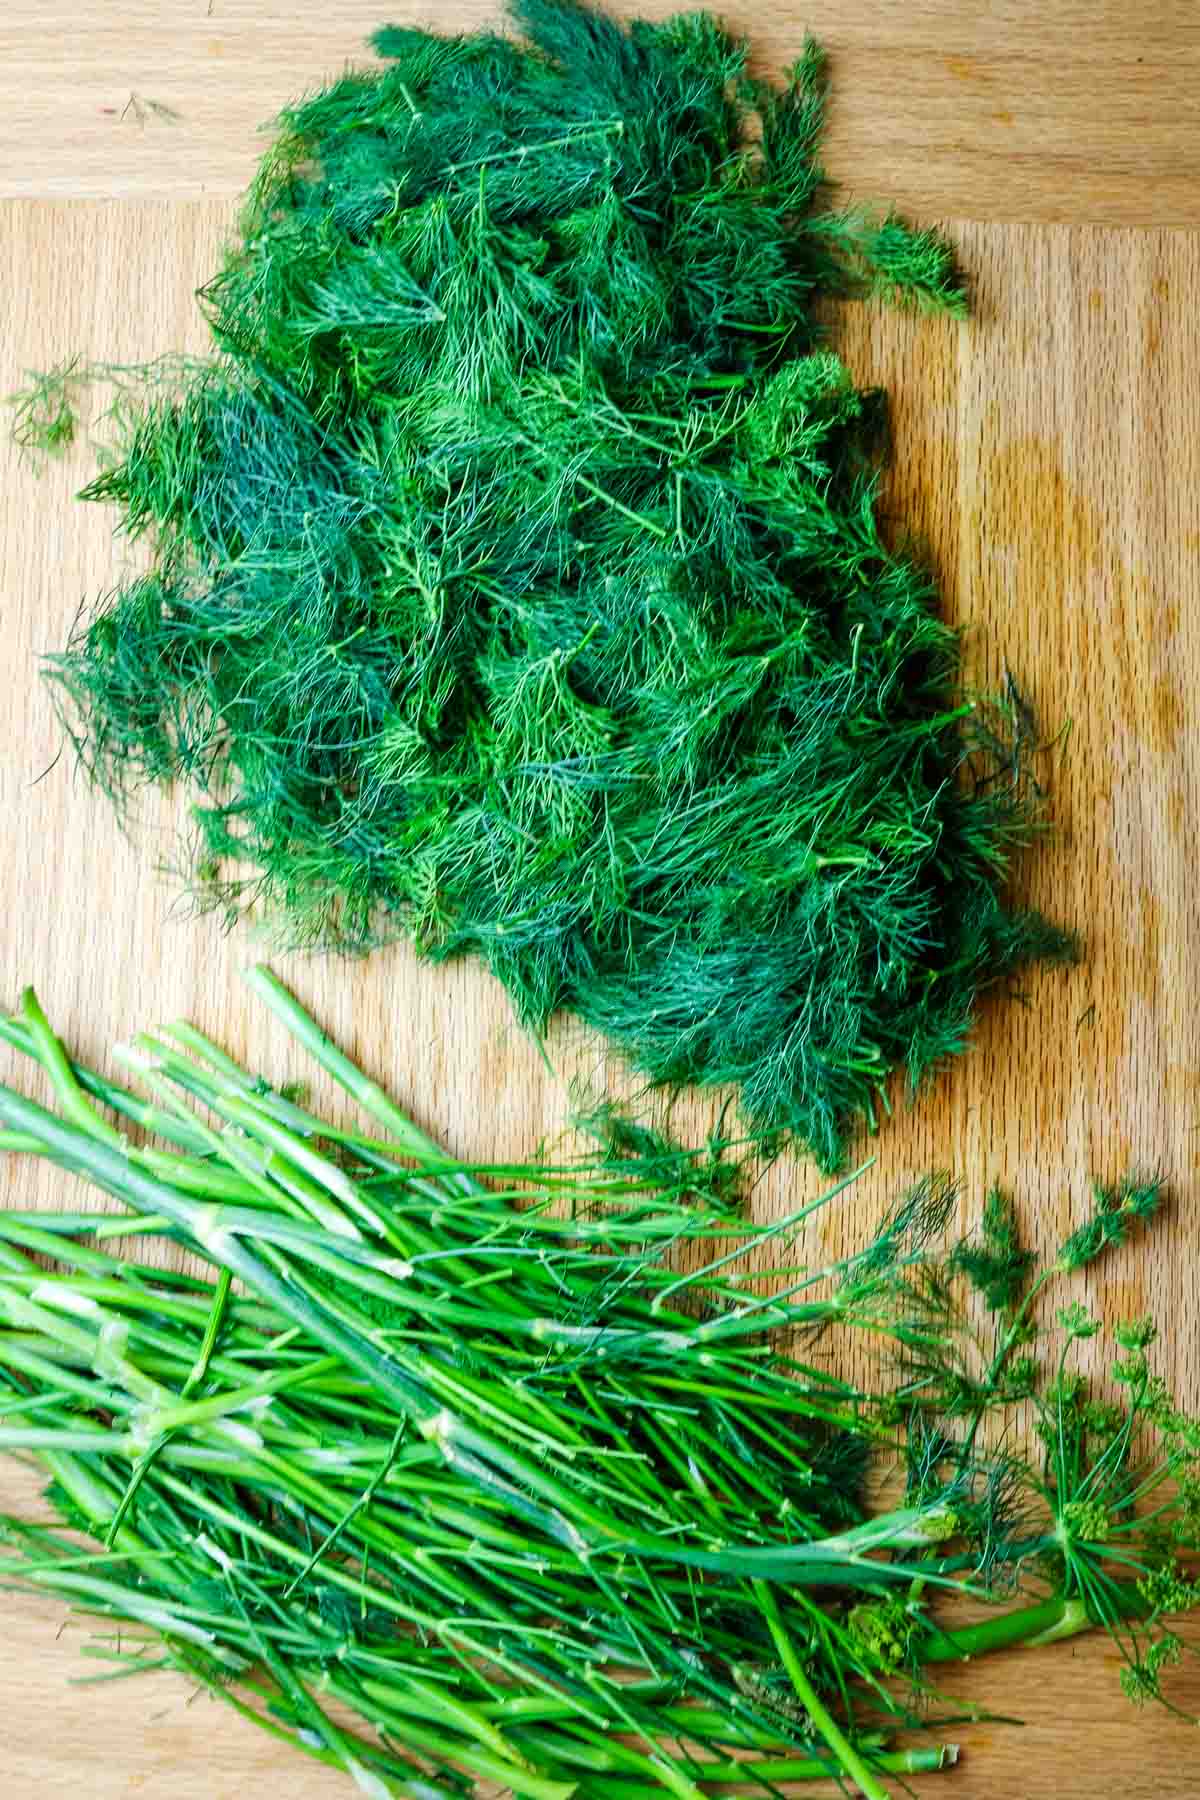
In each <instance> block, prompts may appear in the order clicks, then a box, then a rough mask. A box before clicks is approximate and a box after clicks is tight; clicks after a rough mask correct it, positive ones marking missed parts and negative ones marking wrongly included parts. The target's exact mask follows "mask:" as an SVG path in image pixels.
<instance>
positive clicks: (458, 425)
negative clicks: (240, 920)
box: [52, 0, 1068, 1166]
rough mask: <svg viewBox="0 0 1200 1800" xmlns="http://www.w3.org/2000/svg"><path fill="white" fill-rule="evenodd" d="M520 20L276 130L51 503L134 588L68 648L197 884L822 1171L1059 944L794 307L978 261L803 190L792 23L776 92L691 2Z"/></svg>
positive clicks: (531, 8)
mask: <svg viewBox="0 0 1200 1800" xmlns="http://www.w3.org/2000/svg"><path fill="white" fill-rule="evenodd" d="M514 18H515V23H516V25H517V27H518V28H519V30H520V31H521V33H522V34H523V37H522V40H521V41H520V42H517V41H510V40H508V39H505V38H500V37H496V36H490V35H479V36H472V37H466V38H437V37H431V36H428V35H426V34H424V33H422V32H416V31H409V30H398V29H388V30H385V31H382V32H381V33H379V35H378V36H377V38H376V40H375V44H376V48H377V49H378V51H379V52H380V54H381V56H382V58H383V59H384V60H383V63H382V66H381V67H380V68H379V69H378V70H375V71H372V72H369V73H365V74H354V75H347V76H346V77H345V78H344V79H342V80H340V81H338V82H336V83H335V84H334V85H333V86H332V87H330V88H329V89H327V90H326V91H324V92H320V93H317V94H316V95H315V96H313V97H312V98H311V99H309V100H306V101H304V102H303V103H301V104H299V105H296V106H294V107H292V108H290V109H289V110H288V111H287V112H285V113H284V115H283V120H282V131H281V135H280V136H279V138H278V141H277V142H276V144H275V146H274V148H273V149H272V151H271V153H270V155H269V156H268V158H267V159H266V161H265V163H264V165H263V167H262V169H261V171H260V173H259V175H258V177H257V180H256V182H255V184H254V186H253V189H252V191H251V196H250V199H249V203H248V206H247V209H246V213H245V216H244V220H243V223H242V227H241V234H240V237H239V240H238V241H237V242H236V244H235V245H234V246H233V248H232V249H231V250H230V251H229V253H228V255H227V258H226V261H225V263H224V266H223V268H222V269H221V271H220V273H219V274H218V275H217V276H216V277H215V279H214V280H213V281H212V282H211V284H210V285H209V286H208V288H207V289H206V290H205V293H204V302H205V305H206V308H207V313H208V317H209V320H210V322H211V328H212V333H213V337H214V340H215V344H216V349H217V354H216V356H215V358H214V359H213V360H212V361H211V362H210V363H208V364H205V365H203V366H185V367H180V366H179V365H169V364H167V365H164V364H161V363H160V364H155V365H152V366H151V368H150V369H148V370H147V372H146V380H145V384H144V386H143V387H142V388H141V389H140V390H139V389H138V388H137V386H136V384H134V386H133V387H132V389H131V387H130V377H129V376H128V373H127V372H126V373H125V374H124V375H123V382H124V387H123V392H122V396H121V398H120V399H119V400H118V403H117V407H116V416H117V419H118V422H119V429H118V443H119V448H118V449H117V450H116V451H115V452H114V453H113V456H112V459H111V461H110V462H109V464H108V466H107V467H106V468H105V469H104V471H103V472H102V473H101V474H100V476H99V478H98V479H97V480H95V481H93V482H92V484H91V486H90V487H89V488H88V489H86V490H85V492H86V495H87V497H89V498H91V499H95V500H104V501H111V502H115V504H116V505H117V506H118V507H119V509H120V511H121V514H122V526H121V528H122V529H123V530H124V531H125V532H126V533H127V534H128V535H129V536H131V537H133V538H145V539H147V540H148V541H149V543H150V544H151V545H152V546H153V563H152V567H151V570H150V572H149V573H148V574H143V575H139V576H137V577H135V578H131V579H129V580H127V581H126V582H124V583H123V585H122V586H121V587H120V588H118V589H117V590H116V592H114V593H112V594H110V595H109V596H108V597H107V598H106V599H105V600H104V601H103V602H102V604H101V605H100V606H99V608H98V609H97V610H96V611H95V612H94V613H93V614H92V615H91V616H90V617H89V618H87V619H86V620H85V621H84V622H83V623H82V624H81V625H80V627H79V628H78V630H77V632H76V634H75V636H74V637H73V639H72V641H71V643H70V645H69V647H68V649H67V651H66V653H65V654H63V655H62V656H60V657H57V658H56V659H54V661H53V663H52V670H53V674H54V677H55V679H56V680H57V682H58V683H59V684H60V686H61V690H62V695H63V702H64V710H65V713H66V716H67V717H68V719H69V721H70V723H71V729H72V731H73V733H74V735H75V737H76V740H77V742H78V744H79V747H80V750H81V754H82V756H83V759H84V761H85V764H86V766H87V768H88V769H89V770H90V771H91V773H92V774H93V775H94V777H95V778H96V780H97V781H98V782H99V783H100V784H101V785H102V786H103V787H104V788H105V789H106V790H107V791H108V792H109V793H111V794H112V795H113V796H114V797H115V798H116V799H117V800H118V801H119V802H122V803H127V802H128V800H129V798H130V796H131V794H132V793H133V792H134V791H135V790H136V789H137V787H138V786H139V784H141V783H143V782H146V781H150V782H169V781H172V780H174V779H176V778H180V777H182V778H184V779H186V780H187V781H188V782H189V783H191V784H193V785H194V786H195V787H196V788H197V789H198V790H199V792H200V796H201V798H200V803H199V804H198V806H197V807H196V811H195V819H196V833H197V840H198V841H197V845H196V855H195V867H194V870H193V876H194V879H195V881H196V884H197V886H198V889H199V891H200V892H201V893H202V894H203V895H204V897H205V898H206V899H207V900H209V901H211V902H213V903H216V904H219V905H224V906H227V907H228V908H230V909H231V910H232V911H240V910H243V909H246V908H253V909H255V910H259V909H265V910H266V911H268V912H271V913H274V914H275V915H276V917H277V918H279V917H281V919H282V924H283V928H284V931H285V933H286V935H287V936H288V937H289V938H290V939H292V940H294V941H296V940H298V941H300V942H304V943H314V944H316V943H329V942H335V943H343V944H349V945H352V946H361V947H365V946H367V945H370V944H372V943H374V942H375V941H377V940H378V939H379V938H380V937H382V936H386V935H388V934H390V933H394V932H395V931H397V930H400V931H404V932H408V933H410V934H411V936H412V937H413V939H414V940H415V942H416V943H417V945H418V946H419V947H420V949H421V950H422V951H424V952H425V953H427V954H429V955H431V956H435V957H447V956H453V955H456V954H458V953H460V952H463V951H470V952H473V953H475V954H476V955H479V956H481V957H483V958H484V959H485V960H486V961H487V963H488V964H489V966H490V967H491V968H492V969H493V970H494V972H495V973H496V975H497V976H498V977H499V978H500V980H501V981H502V982H503V983H504V985H505V987H506V988H507V990H508V992H509V994H510V995H511V997H512V1000H513V1003H514V1006H515V1008H516V1010H517V1013H518V1015H519V1017H520V1018H521V1020H522V1021H524V1022H525V1023H527V1024H529V1025H531V1026H534V1027H538V1026H540V1025H541V1024H542V1023H543V1022H544V1021H545V1020H546V1019H547V1017H548V1016H549V1015H550V1014H552V1013H553V1012H554V1011H555V1010H556V1009H558V1008H564V1007H565V1008H569V1009H570V1010H571V1011H573V1012H575V1013H576V1014H578V1015H579V1016H580V1017H581V1018H582V1019H583V1020H585V1021H586V1022H587V1023H588V1024H589V1025H590V1026H593V1027H596V1028H598V1029H599V1030H600V1031H602V1032H603V1033H605V1034H607V1036H608V1037H609V1038H610V1039H612V1040H613V1041H614V1042H615V1043H616V1044H617V1045H618V1046H619V1047H620V1049H621V1050H622V1051H623V1052H624V1053H625V1054H626V1056H627V1057H628V1058H629V1060H630V1061H631V1062H632V1063H633V1064H634V1065H635V1066H636V1067H637V1068H638V1069H639V1070H641V1071H643V1072H644V1073H645V1074H646V1075H647V1076H649V1077H650V1078H651V1080H652V1081H654V1082H661V1083H666V1084H672V1085H673V1084H682V1083H687V1082H701V1083H731V1084H733V1085H734V1086H736V1087H737V1088H738V1089H739V1090H740V1095H741V1101H742V1105H743V1107H744V1111H745V1115H746V1117H747V1119H748V1120H749V1121H750V1122H751V1123H752V1124H753V1125H754V1126H755V1127H759V1128H766V1129H768V1130H772V1131H774V1130H781V1131H784V1132H786V1133H789V1134H793V1135H794V1136H795V1137H796V1138H797V1139H798V1140H800V1142H802V1143H803V1144H805V1145H807V1146H808V1147H809V1148H810V1149H811V1150H812V1151H813V1153H814V1154H815V1155H816V1156H817V1158H818V1159H819V1160H820V1161H821V1162H822V1163H823V1164H825V1165H827V1166H833V1165H835V1164H836V1163H837V1162H838V1161H839V1158H840V1156H841V1154H842V1148H843V1132H844V1129H845V1126H846V1124H847V1122H848V1121H850V1120H851V1119H853V1118H855V1117H856V1116H863V1115H865V1117H866V1118H867V1120H868V1121H869V1122H873V1120H874V1116H875V1109H876V1105H877V1103H878V1101H879V1100H880V1097H881V1096H882V1095H883V1093H884V1088H885V1084H886V1083H887V1080H888V1077H889V1075H890V1074H891V1073H892V1072H893V1071H894V1070H896V1069H897V1068H900V1067H903V1068H905V1069H907V1071H908V1074H909V1076H910V1078H911V1080H912V1082H913V1083H916V1082H918V1081H919V1080H920V1079H921V1078H922V1077H923V1076H924V1075H925V1074H926V1073H927V1072H928V1071H929V1070H930V1069H931V1068H933V1067H934V1066H935V1065H936V1064H937V1063H938V1061H939V1059H941V1058H942V1057H944V1056H946V1055H947V1054H948V1053H952V1052H955V1051H957V1050H959V1049H961V1047H962V1045H963V1042H964V1038H965V1036H966V1034H967V1032H968V1029H969V1026H970V1020H971V1016H972V1010H973V1005H974V1001H975V996H976V993H977V991H978V990H979V988H980V987H981V986H982V985H983V984H985V983H987V982H991V981H995V980H997V979H999V978H1001V977H1003V976H1005V975H1006V974H1007V973H1009V972H1010V971H1012V970H1013V969H1014V968H1016V967H1017V966H1018V965H1019V964H1020V963H1022V962H1023V961H1025V960H1027V959H1029V958H1037V957H1043V956H1058V955H1062V954H1064V953H1065V952H1066V951H1067V949H1068V944H1067V940H1066V939H1065V938H1064V936H1063V934H1061V933H1060V932H1058V931H1056V930H1054V929H1052V928H1051V927H1049V926H1048V925H1047V924H1046V923H1045V922H1044V921H1043V920H1042V919H1040V918H1038V917H1035V916H1031V915H1029V914H1027V913H1023V912H1014V911H1012V910H1010V909H1009V908H1007V907H1006V905H1005V904H1004V901H1003V898H1002V891H1001V890H1002V886H1003V882H1004V877H1005V871H1006V867H1007V863H1008V859H1009V855H1010V852H1011V851H1012V849H1013V848H1014V846H1016V845H1018V844H1020V843H1022V842H1024V841H1025V840H1026V838H1027V837H1028V835H1029V833H1030V831H1031V829H1032V820H1031V814H1030V808H1029V806H1028V804H1027V800H1028V795H1027V789H1026V784H1025V782H1024V779H1023V776H1022V770H1021V758H1020V756H1019V755H1017V756H1015V757H1010V756H1009V754H1008V749H1009V744H1008V741H1007V738H1006V741H1005V743H1003V744H1002V743H1000V741H999V739H998V737H997V735H996V733H995V732H994V730H992V729H991V728H988V727H986V726H985V725H984V723H983V721H982V712H981V709H979V708H975V707H972V706H971V705H969V704H967V703H963V702H961V700H960V697H959V695H958V694H957V692H956V677H957V669H958V647H957V642H956V639H955V636H954V634H953V633H952V632H951V631H949V630H948V629H947V628H946V626H945V625H944V624H942V623H941V622H940V621H939V619H938V617H937V613H936V610H935V596H934V592H933V588H932V585H931V583H930V580H929V578H928V576H927V574H926V573H925V572H924V570H923V569H922V568H921V567H919V566H918V565H917V564H916V563H915V562H914V561H912V560H910V558H909V557H908V556H907V555H905V554H898V553H896V552H894V551H893V550H892V549H890V548H889V547H888V546H887V544H886V543H885V541H884V539H883V537H882V536H881V532H880V525H879V522H878V519H877V516H876V489H877V480H878V463H877V459H876V456H875V453H874V452H875V447H876V445H877V442H878V435H879V426H880V405H879V401H878V396H876V395H874V394H870V393H864V392H861V391H860V390H859V389H857V388H856V386H855V384H854V381H853V379H852V378H851V375H850V373H849V372H848V370H847V369H846V368H845V366H844V365H843V364H842V363H841V362H840V361H839V360H838V358H837V357H836V356H835V355H834V354H832V352H831V351H830V350H829V349H827V348H825V347H823V342H822V333H821V330H820V328H819V326H818V324H817V322H816V318H815V313H814V308H815V306H816V303H817V302H818V300H819V299H821V298H822V297H823V296H827V295H830V294H840V295H876V294H878V295H882V296H884V297H886V298H888V299H890V300H894V301H896V302H898V303H900V304H904V305H915V306H919V307H922V308H929V309H948V310H950V311H952V312H959V311H961V310H962V308H963V294H962V288H961V285H960V283H959V280H958V278H957V276H956V273H955V270H954V266H953V259H952V256H951V254H950V252H949V250H948V249H947V248H946V246H945V245H944V244H943V243H942V242H940V241H939V240H938V239H936V238H935V237H934V236H932V235H930V234H928V233H924V232H918V231H913V230H910V229H909V228H908V227H906V226H905V225H903V224H902V223H901V222H900V221H899V220H897V219H896V218H894V217H891V216H887V217H878V216H870V215H867V214H864V213H859V212H845V211H831V210H829V209H828V206H827V204H826V202H825V201H824V199H823V189H822V175H821V170H820V167H819V164H818V162H817V139H818V136H819V132H820V127H821V121H822V109H823V96H824V84H823V76H822V69H821V59H820V57H819V54H818V53H817V51H816V50H815V49H814V48H812V47H811V46H810V47H809V49H808V50H806V52H805V55H804V57H803V58H802V60H801V62H800V63H799V65H798V66H797V67H796V69H795V70H794V71H793V73H792V75H791V77H790V79H789V81H788V83H787V85H786V86H783V87H779V86H773V85H771V84H769V83H766V82H763V81H759V80H752V79H751V78H750V77H749V76H748V75H747V73H746V67H745V50H744V47H743V46H742V45H741V44H739V43H737V42H735V41H733V40H732V39H731V38H730V37H729V36H728V35H727V34H726V33H725V32H724V31H723V30H722V29H721V28H720V27H719V26H718V25H717V24H716V23H714V21H713V20H711V19H710V18H708V17H707V16H705V15H703V14H692V15H688V16H682V17H678V18H675V19H671V20H669V21H667V22H666V23H663V24H653V25H652V24H646V23H637V24H634V25H632V26H630V27H629V28H628V30H626V29H625V28H623V27H621V26H619V25H617V24H616V23H614V22H612V21H611V20H609V19H607V18H606V17H604V16H603V15H602V14H600V13H596V12H593V11H589V10H586V9H584V8H582V7H579V6H576V5H574V4H569V3H568V4H562V3H560V0H519V4H517V6H516V8H515V12H514ZM759 132H760V133H761V141H760V139H759V136H758V135H756V134H757V133H759ZM1009 724H1010V725H1011V726H1012V728H1013V733H1015V738H1016V740H1017V742H1018V747H1020V744H1021V741H1022V740H1023V739H1024V737H1025V736H1026V735H1027V720H1026V717H1025V714H1024V712H1023V710H1022V709H1019V708H1018V709H1017V710H1016V714H1015V716H1014V717H1012V718H1010V720H1009Z"/></svg>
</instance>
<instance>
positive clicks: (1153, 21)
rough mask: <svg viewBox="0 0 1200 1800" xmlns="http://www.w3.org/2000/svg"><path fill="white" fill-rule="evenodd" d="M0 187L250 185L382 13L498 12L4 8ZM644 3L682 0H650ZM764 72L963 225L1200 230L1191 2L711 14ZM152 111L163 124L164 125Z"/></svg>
mask: <svg viewBox="0 0 1200 1800" xmlns="http://www.w3.org/2000/svg"><path fill="white" fill-rule="evenodd" d="M2 10H3V16H2V17H0V196H15V195H27V196H37V197H40V196H47V195H55V196H72V197H89V198H90V197H103V198H109V197H121V198H139V199H145V198H151V197H155V196H162V197H169V198H172V199H195V198H198V197H200V196H202V195H217V194H226V195H233V194H236V193H238V192H240V191H241V189H242V188H243V187H244V186H245V181H246V167H247V159H248V158H249V157H251V156H252V155H253V154H254V148H255V143H256V138H255V133H256V130H257V128H258V127H259V126H260V125H261V124H262V122H263V121H264V120H265V119H267V118H269V117H270V116H271V115H272V114H273V113H274V111H275V110H276V108H277V107H278V106H279V105H280V104H281V103H282V102H283V101H284V100H286V99H288V98H290V97H292V96H294V95H295V94H296V93H298V92H301V91H304V90H306V89H308V88H310V87H311V86H312V85H313V84H314V83H315V82H316V81H318V80H319V79H320V78H321V77H323V76H327V75H331V74H336V73H338V72H340V71H341V70H342V69H343V68H344V67H345V65H346V64H347V62H354V61H359V62H361V61H362V60H363V59H364V57H365V55H366V51H365V49H364V40H365V39H366V37H367V35H368V34H369V33H370V32H371V31H373V30H374V29H375V28H376V27H377V26H379V25H380V24H382V23H384V22H385V21H387V20H388V19H399V20H401V21H403V20H412V21H416V22H420V23H428V22H430V21H432V22H433V23H434V24H436V25H439V26H441V27H453V28H462V27H471V26H478V25H480V24H485V23H486V24H492V23H495V22H496V21H497V20H498V19H499V18H500V17H501V16H502V13H503V0H452V4H451V5H448V6H436V5H432V4H429V3H428V0H425V3H422V0H320V3H317V0H304V3H302V4H299V5H295V6H284V5H281V4H279V0H116V3H114V0H80V4H79V5H77V6H74V7H72V8H69V9H68V8H67V7H65V6H63V5H62V4H61V0H54V3H53V4H50V3H48V0H6V4H5V6H4V8H3V9H2ZM639 10H641V11H642V12H643V13H644V14H646V15H648V16H655V15H658V16H661V15H663V14H665V13H668V12H672V11H678V10H680V5H679V4H678V3H677V0H641V4H640V8H639ZM716 10H719V11H721V12H722V14H723V15H724V17H725V18H726V19H727V20H728V22H729V24H730V25H731V26H732V27H733V28H734V29H736V30H738V31H741V32H744V33H745V34H746V35H747V36H749V37H750V38H751V40H752V42H753V46H754V51H755V55H756V57H757V59H758V60H759V62H760V63H761V64H762V66H764V67H772V68H778V67H780V66H781V65H783V64H786V63H787V62H789V61H791V60H793V59H794V58H795V57H796V56H797V55H798V54H799V52H800V49H801V47H802V45H803V42H804V35H805V32H806V31H812V32H813V33H815V35H816V36H817V37H819V38H820V40H821V41H822V43H823V44H825V46H826V47H827V49H828V50H829V52H830V54H831V55H832V57H833V59H834V69H835V73H836V78H837V90H836V95H837V97H836V104H835V106H834V111H833V120H832V131H831V135H830V140H829V146H828V149H829V164H830V167H831V169H832V170H834V171H835V172H836V173H838V174H839V175H840V176H845V177H848V178H850V179H852V180H853V183H854V186H855V188H856V189H857V190H858V191H859V192H860V193H862V194H864V195H867V196H871V197H875V196H878V195H886V196H887V197H889V198H891V199H894V200H896V201H897V202H898V203H899V204H900V205H902V206H905V207H908V208H911V209H914V210H916V211H919V212H926V213H936V212H941V213H944V214H952V215H953V216H955V217H957V218H971V219H1016V220H1040V221H1066V222H1071V223H1076V222H1080V221H1085V220H1086V221H1089V222H1093V223H1106V224H1131V225H1137V226H1143V225H1147V224H1154V225H1195V224H1197V223H1200V85H1198V80H1197V77H1198V74H1200V9H1197V7H1196V6H1195V4H1194V3H1193V0H1137V3H1136V4H1133V5H1130V4H1128V0H1051V3H1050V4H1046V0H869V3H868V0H804V3H803V4H801V3H799V0H784V4H782V5H780V6H764V7H756V6H755V5H754V4H753V3H752V0H730V4H729V5H726V6H722V7H719V8H717V9H716ZM156 108H165V109H168V110H169V112H170V113H171V114H173V115H174V121H173V122H171V121H169V120H168V119H167V118H166V117H164V116H163V114H162V113H161V112H159V111H156V110H155V109H156Z"/></svg>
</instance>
